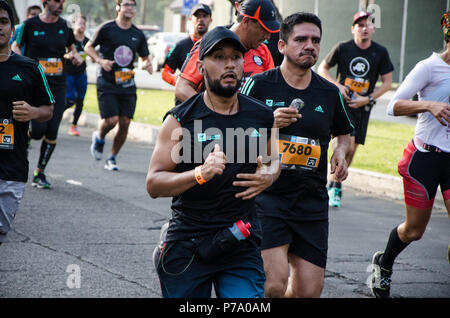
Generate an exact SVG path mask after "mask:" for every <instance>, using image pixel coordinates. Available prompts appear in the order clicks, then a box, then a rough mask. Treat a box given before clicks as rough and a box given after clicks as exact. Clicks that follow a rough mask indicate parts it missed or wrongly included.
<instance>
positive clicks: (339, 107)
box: [331, 91, 354, 136]
mask: <svg viewBox="0 0 450 318" xmlns="http://www.w3.org/2000/svg"><path fill="white" fill-rule="evenodd" d="M353 128H354V127H353V124H352V123H351V121H350V118H349V116H348V114H347V110H346V106H345V104H344V99H343V97H342V95H341V92H339V91H336V106H335V111H334V117H333V123H332V125H331V134H332V135H333V136H340V135H347V134H349V133H351V132H352V130H353Z"/></svg>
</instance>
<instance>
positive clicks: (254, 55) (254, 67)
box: [180, 40, 275, 92]
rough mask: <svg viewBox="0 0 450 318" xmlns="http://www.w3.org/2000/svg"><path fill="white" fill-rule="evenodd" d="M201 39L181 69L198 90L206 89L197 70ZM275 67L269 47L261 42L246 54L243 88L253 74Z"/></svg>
mask: <svg viewBox="0 0 450 318" xmlns="http://www.w3.org/2000/svg"><path fill="white" fill-rule="evenodd" d="M200 42H201V40H200V41H198V42H197V43H195V44H194V46H193V47H192V50H191V52H190V53H189V56H188V57H187V58H186V61H185V62H184V65H183V68H182V69H181V75H180V76H181V77H182V78H184V79H186V80H188V81H190V82H192V83H194V84H195V85H196V86H197V92H201V91H202V90H204V84H203V75H201V74H200V73H199V72H198V71H197V61H198V51H199V48H200ZM274 67H275V65H274V63H273V59H272V54H270V51H269V48H268V47H267V46H266V45H265V44H261V45H260V46H259V47H258V48H257V49H255V50H249V51H247V52H246V53H245V55H244V75H243V77H242V83H241V88H242V86H244V84H245V82H246V81H247V79H248V78H249V77H250V76H252V75H253V74H259V73H262V72H265V71H267V70H270V69H273V68H274Z"/></svg>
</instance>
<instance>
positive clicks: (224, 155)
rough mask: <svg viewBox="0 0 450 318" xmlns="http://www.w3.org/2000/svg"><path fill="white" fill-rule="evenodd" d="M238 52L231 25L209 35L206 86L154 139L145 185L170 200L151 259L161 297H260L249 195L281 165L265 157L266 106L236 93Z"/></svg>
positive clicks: (269, 117)
mask: <svg viewBox="0 0 450 318" xmlns="http://www.w3.org/2000/svg"><path fill="white" fill-rule="evenodd" d="M244 52H245V49H244V47H243V46H242V44H241V43H240V41H239V39H238V37H237V36H236V35H235V34H234V33H233V32H231V31H229V30H228V29H226V28H224V27H216V28H214V29H213V30H212V31H210V32H208V33H207V34H206V35H205V36H204V37H203V38H202V41H201V44H200V48H199V58H200V60H199V61H198V62H197V66H198V69H199V72H200V73H201V74H202V75H203V76H205V84H206V91H205V92H203V93H200V94H197V95H195V96H193V97H192V98H190V99H189V100H187V101H186V102H184V103H182V104H181V105H179V106H177V107H175V108H173V109H171V110H170V111H169V112H168V113H167V114H166V117H165V120H164V123H163V126H162V129H161V131H160V133H159V135H158V140H157V142H156V146H155V150H154V152H153V155H152V158H151V162H150V166H149V170H148V175H147V191H148V193H149V194H150V196H151V197H153V198H156V197H173V201H172V219H171V220H170V224H169V228H168V231H167V237H166V238H165V239H164V240H163V242H162V244H161V247H160V248H157V249H156V257H155V262H156V267H157V271H158V275H159V279H160V283H161V289H162V293H163V297H202V298H204V297H210V296H211V288H212V284H214V287H215V290H216V295H217V297H221V298H229V297H233V298H235V297H242V298H249V297H263V296H264V281H265V276H264V269H263V264H262V259H261V254H260V252H259V250H258V248H257V245H258V243H259V241H260V238H261V232H260V230H261V229H260V226H259V223H258V220H257V219H256V215H255V206H254V197H255V196H256V195H258V194H259V193H260V192H261V191H263V190H264V189H265V188H266V187H268V186H269V185H270V184H271V183H272V182H273V180H274V179H276V177H277V175H278V173H279V163H278V155H277V153H276V151H275V152H273V153H272V156H271V155H270V154H271V152H270V149H271V148H270V146H271V143H270V136H271V128H272V125H273V114H272V112H271V110H270V109H268V108H267V107H266V106H264V105H263V104H261V103H259V102H257V101H255V100H254V99H250V98H248V97H246V96H243V95H241V94H237V90H238V88H239V87H240V81H241V79H242V75H243V67H244V65H243V62H244V60H243V54H244ZM256 144H258V146H257V147H253V146H256ZM252 145H253V146H252ZM275 150H276V149H275ZM211 151H212V152H211ZM265 153H267V154H268V155H267V156H266V155H263V154H265ZM262 156H263V157H265V159H267V161H269V160H270V162H268V163H267V165H266V164H263V163H262V162H263V161H264V162H266V160H265V159H263V157H262ZM205 183H206V184H205Z"/></svg>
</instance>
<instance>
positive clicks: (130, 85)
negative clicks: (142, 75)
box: [91, 20, 149, 94]
mask: <svg viewBox="0 0 450 318" xmlns="http://www.w3.org/2000/svg"><path fill="white" fill-rule="evenodd" d="M91 42H92V44H93V47H96V46H97V45H100V56H101V57H102V58H104V59H107V60H111V61H115V63H114V65H113V68H112V70H111V71H110V72H106V71H105V70H104V69H103V68H102V69H101V72H100V75H99V76H98V78H97V86H100V87H101V89H102V90H103V91H107V92H110V93H114V94H135V93H136V84H135V82H134V72H133V68H134V66H133V63H134V60H135V58H136V53H137V54H138V55H139V56H140V57H146V56H148V55H149V51H148V46H147V41H146V38H145V35H144V33H143V32H142V31H141V30H139V29H138V28H137V27H136V26H135V25H132V26H131V27H130V28H129V29H122V28H120V27H119V26H118V25H117V23H116V21H115V20H113V21H108V22H105V23H103V24H102V25H101V26H100V27H99V28H98V30H97V31H96V32H95V34H94V36H93V37H92V39H91Z"/></svg>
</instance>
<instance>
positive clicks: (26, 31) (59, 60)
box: [16, 16, 75, 86]
mask: <svg viewBox="0 0 450 318" xmlns="http://www.w3.org/2000/svg"><path fill="white" fill-rule="evenodd" d="M16 42H17V43H18V44H19V45H21V46H22V45H26V47H25V54H24V55H25V56H27V57H30V58H32V59H35V60H38V61H39V62H40V63H41V66H42V67H43V68H44V70H45V74H46V77H47V80H48V82H49V84H50V85H58V86H63V85H65V84H66V78H65V76H64V54H65V53H66V48H68V47H70V46H71V45H72V44H73V43H74V42H75V38H74V36H73V30H72V29H71V28H69V27H68V25H67V21H66V20H64V19H63V18H58V21H56V22H55V23H45V22H42V21H41V19H40V18H39V16H35V17H33V18H30V19H28V20H26V21H25V22H24V23H23V27H22V28H21V29H20V31H19V35H18V36H17V39H16Z"/></svg>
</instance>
